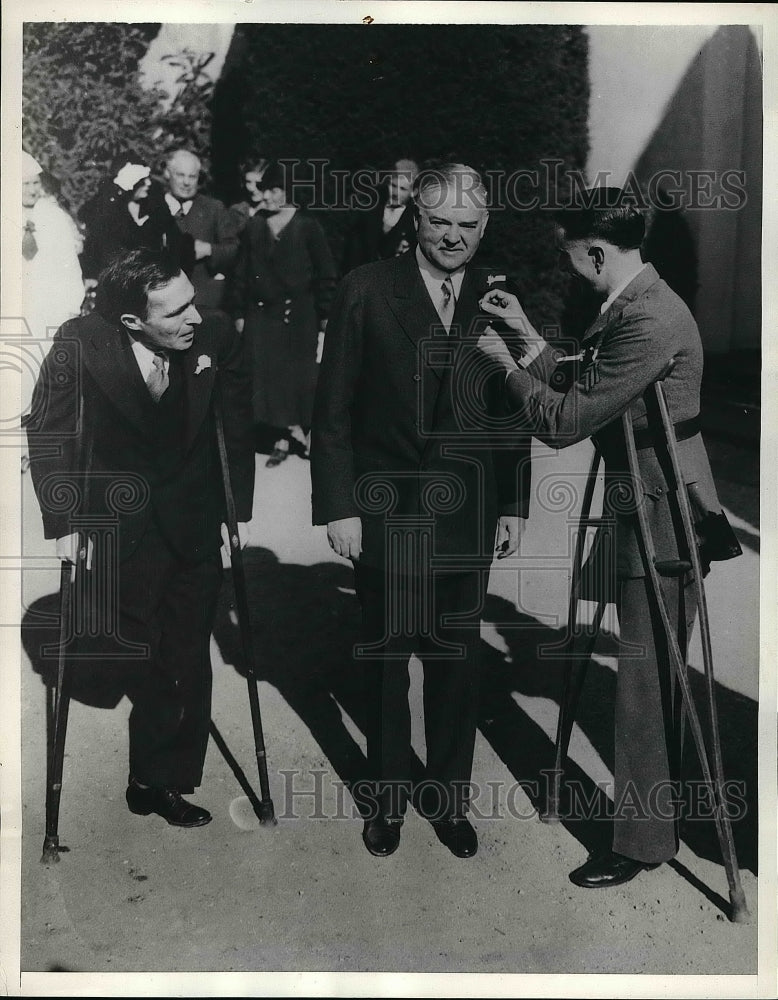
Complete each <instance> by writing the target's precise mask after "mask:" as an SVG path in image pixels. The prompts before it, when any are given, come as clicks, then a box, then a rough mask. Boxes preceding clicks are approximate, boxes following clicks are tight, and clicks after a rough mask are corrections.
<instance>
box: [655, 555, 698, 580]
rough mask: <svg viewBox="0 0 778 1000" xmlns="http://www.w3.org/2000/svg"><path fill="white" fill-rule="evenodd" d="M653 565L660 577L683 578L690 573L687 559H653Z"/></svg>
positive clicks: (690, 566) (689, 564)
mask: <svg viewBox="0 0 778 1000" xmlns="http://www.w3.org/2000/svg"><path fill="white" fill-rule="evenodd" d="M654 565H655V566H656V571H657V573H658V574H659V575H660V576H683V575H684V573H689V572H691V568H692V564H691V563H690V562H689V561H688V560H687V559H655V560H654Z"/></svg>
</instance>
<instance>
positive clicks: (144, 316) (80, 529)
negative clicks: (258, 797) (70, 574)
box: [28, 249, 254, 827]
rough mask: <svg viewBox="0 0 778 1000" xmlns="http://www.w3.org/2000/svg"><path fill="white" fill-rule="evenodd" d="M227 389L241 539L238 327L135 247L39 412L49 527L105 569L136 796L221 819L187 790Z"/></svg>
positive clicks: (42, 396)
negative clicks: (128, 707) (127, 705)
mask: <svg viewBox="0 0 778 1000" xmlns="http://www.w3.org/2000/svg"><path fill="white" fill-rule="evenodd" d="M217 372H218V375H217ZM217 378H218V384H217ZM217 392H218V393H220V395H221V400H222V403H221V405H222V409H223V414H224V420H223V423H224V432H225V442H226V447H227V454H228V461H229V467H230V475H231V481H232V487H233V491H234V495H235V503H236V508H237V516H238V520H239V521H240V522H241V527H240V533H241V540H242V541H243V542H244V543H245V540H246V538H247V531H246V522H248V521H249V520H250V518H251V507H252V497H253V486H254V452H253V447H252V442H251V435H250V428H251V410H250V386H249V380H248V377H247V372H246V367H245V364H244V360H243V350H242V344H241V341H240V338H239V337H238V336H237V335H235V334H234V332H233V331H232V329H231V327H230V325H229V324H228V323H221V322H219V321H218V319H217V318H211V319H210V320H207V321H205V322H202V323H201V317H200V314H199V312H198V310H197V308H196V306H195V302H194V289H193V287H192V284H191V282H190V281H189V279H188V278H187V277H186V275H185V274H183V273H182V272H181V271H180V270H179V268H178V264H177V263H176V262H175V261H174V260H173V259H172V258H170V257H168V256H166V255H164V254H162V253H159V252H156V251H151V250H147V249H141V250H135V251H131V252H127V253H125V254H124V255H123V256H121V257H119V258H117V259H116V260H115V261H114V262H113V263H112V264H111V265H110V266H109V267H108V268H107V269H106V270H105V271H104V272H103V273H102V275H101V278H100V284H99V291H98V296H97V302H96V310H95V311H94V312H93V313H91V314H90V315H89V316H86V317H82V318H78V319H74V320H70V321H69V322H67V323H65V324H64V325H63V326H62V327H61V328H60V329H59V330H58V331H57V334H56V335H55V337H54V341H53V345H52V350H51V352H50V353H49V355H48V356H47V358H46V360H45V362H44V364H43V367H42V370H41V373H40V376H39V378H38V381H37V384H36V387H35V391H34V395H33V403H32V410H31V417H30V422H29V425H28V437H29V444H30V459H31V472H32V478H33V484H34V487H35V491H36V495H37V497H38V502H39V504H40V509H41V514H42V517H43V525H44V532H45V536H46V537H47V538H52V539H56V541H57V554H58V555H59V556H60V558H62V559H66V560H68V561H70V562H72V563H74V564H75V563H76V562H79V563H80V565H81V567H82V569H81V571H80V572H81V573H82V574H86V575H87V576H92V578H93V580H94V581H95V582H94V583H93V584H90V585H89V587H88V588H87V589H88V591H89V592H91V594H92V597H91V599H90V607H89V614H90V615H91V618H90V622H91V626H90V627H91V629H92V631H96V632H97V633H98V635H99V637H100V641H101V642H102V643H103V644H102V645H101V647H100V648H101V649H102V650H103V655H104V659H105V660H106V662H105V669H106V670H111V669H116V670H121V671H122V676H123V677H125V678H126V680H127V685H128V693H129V695H130V698H131V700H132V703H133V707H132V711H131V714H130V723H129V728H130V748H129V771H130V778H129V784H128V788H127V803H128V805H129V808H130V810H131V811H132V812H134V813H137V814H141V815H148V814H150V813H158V814H159V815H160V816H162V817H163V818H164V819H165V820H167V822H168V823H171V824H173V825H176V826H184V827H189V826H201V825H203V824H204V823H207V822H208V821H209V820H210V818H211V817H210V814H209V813H208V812H207V811H206V810H205V809H203V808H202V807H200V806H197V805H195V804H193V803H191V802H188V801H187V800H186V799H184V798H183V797H182V796H183V794H186V793H191V792H193V791H194V789H195V788H196V786H197V785H199V784H200V780H201V776H202V769H203V761H204V758H205V751H206V745H207V742H208V727H209V722H210V704H211V664H210V653H209V640H210V634H211V627H212V624H213V620H214V615H215V610H216V600H217V596H218V591H219V585H220V580H221V575H222V561H221V558H220V552H219V549H220V544H221V539H222V537H223V534H222V533H223V530H224V529H223V527H222V524H223V521H224V519H225V490H224V484H223V480H222V476H221V471H220V464H219V453H218V448H217V436H216V423H215V411H214V406H215V398H216V394H217ZM79 578H80V579H81V578H82V577H79ZM86 592H87V591H86V590H82V593H86ZM108 640H110V642H109V641H108ZM96 641H97V640H95V639H94V638H93V640H92V643H93V645H92V648H94V643H95V642H96ZM78 652H79V647H77V653H78ZM80 652H81V653H84V652H85V650H84V649H83V648H81V649H80ZM111 661H113V662H111Z"/></svg>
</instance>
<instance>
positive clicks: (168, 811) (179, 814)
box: [126, 778, 213, 826]
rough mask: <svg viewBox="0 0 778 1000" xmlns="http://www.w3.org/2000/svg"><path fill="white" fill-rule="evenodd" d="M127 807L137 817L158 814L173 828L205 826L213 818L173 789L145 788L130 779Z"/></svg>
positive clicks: (205, 810) (206, 811)
mask: <svg viewBox="0 0 778 1000" xmlns="http://www.w3.org/2000/svg"><path fill="white" fill-rule="evenodd" d="M126 798H127V805H128V806H129V809H130V812H132V813H135V815H136V816H148V815H150V814H151V813H157V815H159V816H161V817H162V818H163V819H164V820H166V821H167V822H168V823H170V825H171V826H205V824H206V823H210V822H211V819H212V818H213V817H212V816H211V814H210V813H209V812H208V810H207V809H203V808H201V807H200V806H196V805H194V804H193V803H191V802H187V801H186V799H184V798H182V796H181V793H180V792H175V791H173V789H171V788H143V787H142V786H141V785H139V784H138V783H137V782H136V781H134V780H133V779H132V778H130V783H129V785H127V792H126Z"/></svg>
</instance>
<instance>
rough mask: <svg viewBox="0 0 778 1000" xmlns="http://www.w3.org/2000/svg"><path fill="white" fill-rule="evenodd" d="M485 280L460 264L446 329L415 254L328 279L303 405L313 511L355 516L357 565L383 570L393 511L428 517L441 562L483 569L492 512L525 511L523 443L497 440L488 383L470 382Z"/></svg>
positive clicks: (322, 520)
mask: <svg viewBox="0 0 778 1000" xmlns="http://www.w3.org/2000/svg"><path fill="white" fill-rule="evenodd" d="M486 287H487V285H486V275H485V273H484V272H482V271H480V272H479V270H478V268H476V267H474V266H473V265H471V266H470V267H468V269H467V272H466V274H465V278H464V281H463V283H462V289H461V292H460V296H459V299H458V301H457V308H456V313H455V315H454V323H453V326H452V334H453V335H449V336H447V335H446V333H445V330H444V329H443V328H442V327H441V323H440V319H439V317H438V314H437V312H436V310H435V307H434V306H433V304H432V301H431V299H430V297H429V295H428V293H427V290H426V287H425V285H424V282H423V280H422V277H421V275H420V273H419V269H418V266H417V263H416V259H415V254H413V253H408V254H405V255H404V256H402V257H397V258H393V259H391V260H385V261H379V262H377V263H374V264H367V265H365V266H364V267H359V268H357V269H356V270H355V271H352V272H351V273H350V274H349V275H347V276H346V278H344V280H343V282H342V283H341V286H340V289H339V292H338V295H337V297H336V300H335V303H334V305H333V308H332V312H331V314H330V320H329V324H328V327H327V334H326V338H325V346H324V355H323V359H322V364H321V371H320V374H319V384H318V389H317V395H316V404H315V407H314V417H313V428H312V447H311V475H312V485H313V520H314V523H315V524H326V523H327V522H329V521H333V520H338V519H340V518H345V517H352V516H359V517H360V518H361V519H362V528H363V537H362V547H363V554H362V563H363V564H364V565H370V566H378V567H380V566H383V565H384V561H385V558H386V537H385V531H386V529H387V526H390V525H391V524H392V523H393V524H394V525H395V526H398V525H399V524H400V523H401V521H402V519H406V520H405V521H404V522H402V523H404V525H405V527H406V529H408V530H409V531H410V532H411V533H412V532H414V531H415V530H416V529H417V528H419V527H421V526H422V525H424V524H427V525H429V524H430V523H434V530H435V544H434V550H433V551H434V554H435V557H436V558H437V559H438V560H443V561H444V562H446V563H447V564H448V565H450V566H451V568H452V569H466V568H468V567H475V566H476V565H478V566H480V567H481V568H483V567H484V566H488V565H489V563H490V562H491V559H492V556H493V551H494V530H495V526H496V521H497V516H498V513H499V514H522V515H526V509H527V505H528V500H529V478H528V475H527V474H526V473H527V470H528V462H527V461H524V460H525V459H527V458H528V442H526V443H525V444H524V445H522V447H521V448H517V447H516V443H515V438H514V440H513V441H512V442H511V443H509V444H508V446H507V447H506V448H504V449H503V450H500V449H499V447H498V443H497V441H496V433H494V427H493V425H492V424H491V423H490V420H491V419H492V418H493V417H495V416H496V415H497V406H498V405H499V404H498V400H499V399H501V394H502V380H499V381H498V382H497V383H494V382H491V381H489V379H488V378H486V379H485V380H484V378H483V377H482V376H483V375H484V366H483V365H482V363H481V361H482V358H480V357H479V352H478V351H477V349H476V347H475V343H476V341H477V336H478V333H477V329H476V327H477V323H476V320H477V317H478V315H479V313H478V300H479V298H480V296H481V294H483V292H484V291H485V290H486ZM481 325H483V324H481ZM436 328H437V334H436ZM441 330H442V332H441Z"/></svg>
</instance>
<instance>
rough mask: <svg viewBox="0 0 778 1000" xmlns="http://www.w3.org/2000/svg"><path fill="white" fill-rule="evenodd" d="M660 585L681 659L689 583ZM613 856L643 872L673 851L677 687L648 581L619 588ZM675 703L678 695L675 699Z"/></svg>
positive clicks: (692, 610)
mask: <svg viewBox="0 0 778 1000" xmlns="http://www.w3.org/2000/svg"><path fill="white" fill-rule="evenodd" d="M680 583H681V581H680V580H679V579H678V578H663V579H662V588H663V590H664V593H665V597H666V601H667V607H668V611H669V616H670V621H671V623H672V624H673V628H674V629H675V631H676V634H677V635H678V645H679V648H680V651H681V656H682V657H684V658H685V656H686V650H687V646H688V640H689V637H690V635H691V631H692V628H693V626H694V618H695V615H696V612H697V606H696V596H695V593H694V586H693V584H692V583H689V582H686V584H685V585H684V586H681V585H680ZM617 611H618V616H619V632H620V650H619V664H618V675H617V680H616V718H615V767H614V832H613V850H614V851H617V852H618V853H619V854H624V855H626V856H627V857H630V858H634V859H635V860H636V861H644V862H646V863H648V864H652V863H655V862H661V861H669V860H670V858H672V857H674V856H675V854H676V852H677V850H678V833H677V820H676V807H675V805H674V802H675V800H676V796H677V792H678V778H679V761H678V756H679V753H678V751H679V747H678V745H677V744H678V733H677V732H676V731H675V729H676V727H675V726H674V725H673V719H674V712H677V709H678V707H679V706H678V705H676V704H675V698H676V692H677V684H676V678H675V671H674V668H673V666H672V662H671V660H670V656H669V653H668V649H667V641H666V638H665V634H664V630H663V628H662V623H661V620H660V618H659V613H658V610H657V607H656V602H655V600H654V598H653V596H652V592H651V584H650V581H649V579H648V578H647V577H639V578H635V579H626V580H620V581H619V591H618V599H617ZM677 696H678V698H680V692H677Z"/></svg>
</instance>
